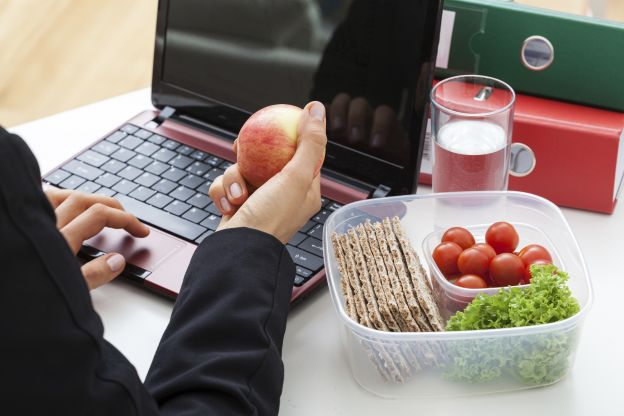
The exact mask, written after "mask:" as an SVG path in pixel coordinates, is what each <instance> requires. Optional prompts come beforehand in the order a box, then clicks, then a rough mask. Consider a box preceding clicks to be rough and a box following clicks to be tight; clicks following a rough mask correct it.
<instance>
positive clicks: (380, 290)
mask: <svg viewBox="0 0 624 416" xmlns="http://www.w3.org/2000/svg"><path fill="white" fill-rule="evenodd" d="M355 230H356V232H357V235H358V240H359V241H360V247H361V248H362V253H363V254H364V258H365V259H366V266H367V267H368V271H369V275H370V280H371V285H372V288H373V293H374V295H375V297H376V299H377V304H378V306H379V313H380V314H381V317H382V318H383V320H384V323H385V324H386V326H387V328H388V330H390V331H393V332H399V331H400V328H399V324H397V322H396V321H395V319H394V317H393V316H392V312H391V310H390V306H389V304H388V299H387V297H386V291H389V290H390V288H386V289H385V288H384V285H383V283H382V282H381V279H380V277H379V272H378V270H377V267H376V266H375V258H374V256H373V253H372V251H371V247H370V244H369V242H368V238H367V236H366V229H365V228H364V225H362V224H360V225H358V226H357V227H356V228H355Z"/></svg>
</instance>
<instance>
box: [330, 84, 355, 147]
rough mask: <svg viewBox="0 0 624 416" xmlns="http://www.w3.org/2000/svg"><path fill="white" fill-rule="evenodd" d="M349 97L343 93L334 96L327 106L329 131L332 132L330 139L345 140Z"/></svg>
mask: <svg viewBox="0 0 624 416" xmlns="http://www.w3.org/2000/svg"><path fill="white" fill-rule="evenodd" d="M350 102H351V96H350V95H349V94H346V93H344V92H341V93H340V94H338V95H336V96H335V97H334V99H333V100H332V102H331V104H330V105H329V117H328V118H329V130H330V131H331V132H332V138H334V139H343V138H345V136H346V135H345V131H346V127H347V112H348V110H349V103H350Z"/></svg>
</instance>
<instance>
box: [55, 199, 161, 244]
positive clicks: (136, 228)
mask: <svg viewBox="0 0 624 416" xmlns="http://www.w3.org/2000/svg"><path fill="white" fill-rule="evenodd" d="M105 227H110V228H123V229H124V230H126V231H127V232H128V233H130V234H131V235H133V236H135V237H146V236H147V235H148V234H149V228H148V227H147V226H146V225H145V224H143V223H141V222H140V221H139V220H138V219H137V218H136V217H135V216H134V215H132V214H130V213H128V212H126V211H122V210H121V209H116V208H111V207H109V206H106V205H104V204H100V203H96V204H94V205H92V206H90V207H89V208H87V210H86V211H84V212H83V213H82V214H80V215H78V216H77V217H76V218H75V219H74V220H73V221H71V222H70V223H68V224H67V225H66V226H64V227H63V228H61V233H62V234H63V235H64V236H65V239H66V240H67V242H68V244H69V246H70V248H71V249H72V250H73V251H74V253H76V252H78V249H79V248H80V245H81V244H82V242H83V241H85V240H87V239H89V238H91V237H93V236H94V235H96V234H97V233H99V232H100V231H102V230H103V229H104V228H105Z"/></svg>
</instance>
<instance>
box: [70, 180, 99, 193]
mask: <svg viewBox="0 0 624 416" xmlns="http://www.w3.org/2000/svg"><path fill="white" fill-rule="evenodd" d="M100 188H101V186H100V185H98V184H97V183H95V182H91V181H88V182H85V183H83V184H82V185H80V186H79V187H78V188H77V189H76V190H77V191H80V192H84V193H87V194H92V193H95V191H97V190H98V189H100Z"/></svg>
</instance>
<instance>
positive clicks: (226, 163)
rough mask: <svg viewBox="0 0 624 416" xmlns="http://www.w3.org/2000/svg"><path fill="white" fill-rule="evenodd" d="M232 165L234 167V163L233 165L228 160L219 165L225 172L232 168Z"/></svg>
mask: <svg viewBox="0 0 624 416" xmlns="http://www.w3.org/2000/svg"><path fill="white" fill-rule="evenodd" d="M232 165H233V163H232V162H228V161H227V160H226V161H225V162H223V163H221V164H220V165H219V167H220V168H221V169H223V170H226V169H227V168H229V167H230V166H232Z"/></svg>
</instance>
